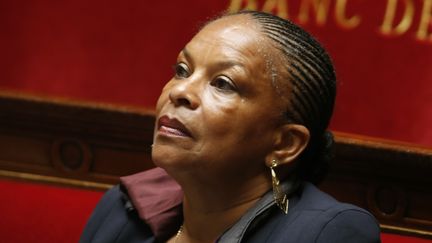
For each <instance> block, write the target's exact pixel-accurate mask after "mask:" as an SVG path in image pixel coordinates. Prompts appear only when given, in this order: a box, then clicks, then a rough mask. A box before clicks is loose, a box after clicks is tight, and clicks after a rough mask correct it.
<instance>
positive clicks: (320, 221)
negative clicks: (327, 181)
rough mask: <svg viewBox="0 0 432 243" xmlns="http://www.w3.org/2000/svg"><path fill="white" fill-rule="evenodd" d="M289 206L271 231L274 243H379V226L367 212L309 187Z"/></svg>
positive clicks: (308, 185)
mask: <svg viewBox="0 0 432 243" xmlns="http://www.w3.org/2000/svg"><path fill="white" fill-rule="evenodd" d="M292 202H293V206H292V208H290V211H289V212H288V215H284V216H280V217H279V219H280V220H279V221H278V222H279V223H278V225H277V227H275V228H274V230H273V235H275V236H276V235H278V236H277V237H275V241H274V242H335V243H337V242H354V243H355V242H359V243H360V242H362V243H373V242H380V229H379V225H378V223H377V221H376V220H375V218H374V217H373V216H372V215H371V214H370V213H369V212H367V211H366V210H364V209H362V208H359V207H357V206H354V205H351V204H347V203H341V202H338V201H337V200H335V199H334V198H333V197H331V196H330V195H328V194H326V193H324V192H322V191H320V190H319V189H317V188H316V187H315V186H313V185H311V184H306V185H305V186H304V188H303V191H302V193H301V195H299V196H298V197H297V198H292Z"/></svg>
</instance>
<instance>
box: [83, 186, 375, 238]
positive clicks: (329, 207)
mask: <svg viewBox="0 0 432 243" xmlns="http://www.w3.org/2000/svg"><path fill="white" fill-rule="evenodd" d="M128 204H129V201H128V200H127V197H125V196H124V193H123V192H122V191H121V190H120V189H119V186H115V187H113V188H112V189H111V190H109V191H108V192H107V193H106V194H105V195H104V197H103V198H102V199H101V201H100V202H99V204H98V205H97V207H96V209H95V210H94V212H93V214H92V216H91V218H90V220H89V221H88V223H87V225H86V227H85V229H84V232H83V234H82V236H81V240H80V242H94V243H96V242H104V243H108V242H122V243H123V242H157V241H156V240H155V237H154V235H153V233H152V231H151V230H150V228H149V226H147V225H146V224H145V222H143V221H142V220H141V219H140V218H139V216H138V213H137V212H136V211H135V210H134V209H133V208H131V207H129V206H128ZM263 214H264V217H257V218H259V220H254V221H253V223H251V224H249V225H248V226H247V227H245V228H247V230H246V229H245V233H244V234H243V235H242V236H241V237H240V239H228V240H226V241H224V242H230V243H231V242H233V243H234V242H252V243H253V242H256V243H263V242H271V243H277V242H281V243H282V242H284V243H308V242H328V243H338V242H340V243H347V242H349V243H375V242H380V229H379V226H378V224H377V221H376V220H375V218H374V217H373V216H372V215H371V214H370V213H368V212H367V211H365V210H363V209H361V208H359V207H356V206H353V205H350V204H345V203H340V202H338V201H336V200H335V199H333V198H332V197H330V196H329V195H327V194H325V193H324V192H322V191H320V190H319V189H317V188H316V187H315V186H313V185H312V184H309V183H305V184H304V186H303V187H302V189H301V191H300V192H299V193H296V194H294V195H293V196H291V198H290V208H289V213H288V214H287V215H285V214H283V213H282V212H281V210H280V209H279V208H277V207H276V206H273V207H270V208H269V209H268V210H265V212H263ZM261 216H262V215H261ZM222 238H223V237H222Z"/></svg>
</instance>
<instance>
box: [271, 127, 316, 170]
mask: <svg viewBox="0 0 432 243" xmlns="http://www.w3.org/2000/svg"><path fill="white" fill-rule="evenodd" d="M309 138H310V133H309V130H308V129H307V128H306V127H305V126H303V125H299V124H284V125H282V126H281V127H280V128H279V129H278V130H277V131H276V134H275V140H274V149H273V151H272V152H271V153H270V154H268V155H267V157H266V165H267V166H270V165H271V163H272V161H273V160H276V161H277V162H278V165H288V164H291V163H292V162H294V161H295V160H296V159H297V158H298V157H299V155H300V154H301V153H302V152H303V150H304V149H305V148H306V146H307V145H308V143H309Z"/></svg>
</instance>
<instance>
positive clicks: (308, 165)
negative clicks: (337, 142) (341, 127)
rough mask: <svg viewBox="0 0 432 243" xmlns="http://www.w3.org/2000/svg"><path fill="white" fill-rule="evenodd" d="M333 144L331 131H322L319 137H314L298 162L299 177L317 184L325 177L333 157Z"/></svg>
mask: <svg viewBox="0 0 432 243" xmlns="http://www.w3.org/2000/svg"><path fill="white" fill-rule="evenodd" d="M312 141H313V140H312ZM333 144H334V139H333V133H332V132H331V131H324V132H323V133H322V135H321V137H320V138H316V139H315V143H312V144H309V146H308V147H307V148H306V150H305V151H304V153H303V156H302V157H301V161H300V164H299V168H298V172H299V176H300V178H302V179H303V180H307V181H310V182H312V183H313V184H318V183H320V182H321V181H322V180H323V179H324V178H325V176H326V174H327V172H328V169H329V165H330V161H331V160H332V159H333V150H332V148H333Z"/></svg>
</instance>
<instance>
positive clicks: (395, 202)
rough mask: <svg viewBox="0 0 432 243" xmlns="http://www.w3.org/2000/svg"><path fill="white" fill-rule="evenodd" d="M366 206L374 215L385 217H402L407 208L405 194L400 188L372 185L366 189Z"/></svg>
mask: <svg viewBox="0 0 432 243" xmlns="http://www.w3.org/2000/svg"><path fill="white" fill-rule="evenodd" d="M367 201H368V206H369V208H370V209H371V210H372V211H373V213H374V214H375V215H379V216H380V217H382V218H386V219H401V218H403V216H404V214H405V212H406V208H407V195H406V193H405V191H404V190H403V189H401V188H395V187H392V186H377V187H372V188H370V189H369V191H368V197H367Z"/></svg>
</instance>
